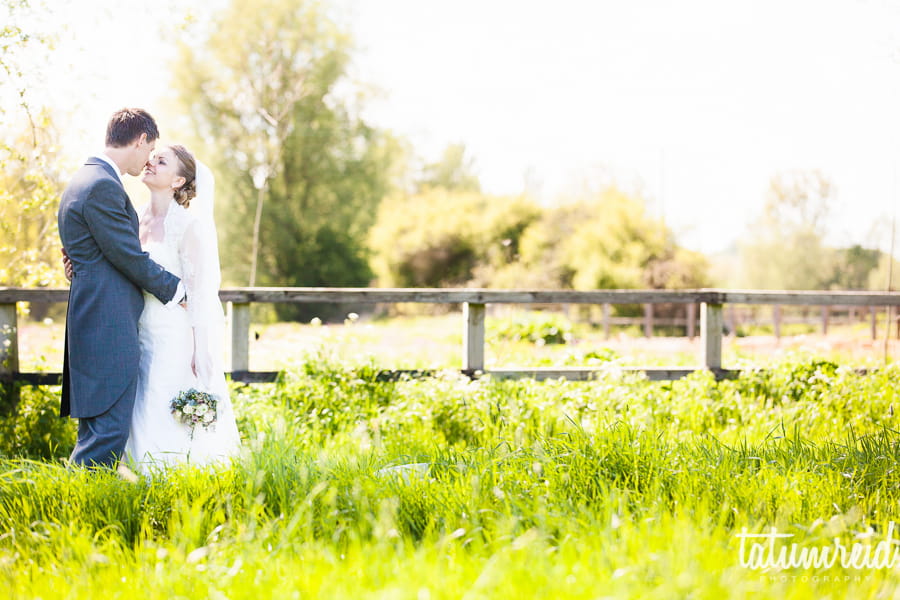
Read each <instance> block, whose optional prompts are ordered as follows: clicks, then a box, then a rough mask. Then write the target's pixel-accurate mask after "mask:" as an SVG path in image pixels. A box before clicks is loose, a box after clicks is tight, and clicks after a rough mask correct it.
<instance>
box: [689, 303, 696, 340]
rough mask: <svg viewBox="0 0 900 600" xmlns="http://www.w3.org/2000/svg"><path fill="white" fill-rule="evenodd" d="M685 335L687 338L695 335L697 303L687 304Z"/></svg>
mask: <svg viewBox="0 0 900 600" xmlns="http://www.w3.org/2000/svg"><path fill="white" fill-rule="evenodd" d="M687 336H688V338H689V339H694V338H695V337H696V336H697V305H696V304H694V303H693V302H691V303H690V304H688V305H687Z"/></svg>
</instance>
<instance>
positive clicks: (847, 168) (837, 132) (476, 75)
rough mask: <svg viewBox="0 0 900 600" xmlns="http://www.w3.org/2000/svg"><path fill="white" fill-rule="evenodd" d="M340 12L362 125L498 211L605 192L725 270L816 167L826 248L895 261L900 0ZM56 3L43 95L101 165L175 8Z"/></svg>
mask: <svg viewBox="0 0 900 600" xmlns="http://www.w3.org/2000/svg"><path fill="white" fill-rule="evenodd" d="M212 1H213V2H216V3H221V2H220V0H212ZM343 1H344V3H345V4H346V5H347V6H349V9H350V12H349V14H350V20H351V24H352V27H353V30H354V32H355V34H356V38H357V42H358V45H359V46H360V53H359V55H358V59H357V63H356V67H355V70H354V76H355V77H357V78H359V79H361V80H362V81H364V82H367V83H371V84H374V85H375V86H377V87H378V88H380V90H381V95H380V97H379V98H377V99H376V100H373V101H371V102H370V103H369V105H368V110H367V116H368V118H370V119H371V120H372V121H373V122H374V123H375V124H376V125H380V126H384V127H389V128H391V129H393V130H394V131H395V132H397V133H398V134H400V135H402V136H405V137H406V138H407V139H409V140H410V142H411V143H412V146H413V148H414V149H415V150H416V151H417V152H418V153H419V154H420V155H422V156H423V157H424V158H425V159H426V160H435V159H437V158H438V157H439V156H440V153H441V151H442V150H443V148H444V147H445V146H446V145H447V144H450V143H456V142H462V143H464V144H465V145H466V147H467V149H468V150H469V152H470V154H471V155H472V156H473V157H474V158H475V161H476V167H477V170H478V174H479V176H480V177H481V180H482V184H483V187H484V188H485V190H486V191H487V192H491V193H500V194H516V193H520V192H522V191H523V190H528V191H529V192H532V193H535V194H537V195H539V197H540V198H541V199H542V200H543V201H545V202H552V201H553V200H554V199H556V198H558V197H559V195H560V194H563V193H565V192H566V191H567V190H573V189H577V187H578V185H579V182H580V181H583V180H587V181H589V182H593V183H597V182H602V181H608V180H609V179H614V180H615V181H617V182H618V183H620V184H621V185H622V186H624V187H626V188H627V189H641V190H643V192H644V193H645V194H646V196H647V198H648V200H649V202H650V206H651V208H652V209H653V210H655V211H656V212H657V213H658V214H661V215H663V216H664V217H665V219H666V221H667V223H668V224H669V225H670V226H671V227H672V228H673V229H674V230H675V231H676V233H677V234H678V236H679V240H680V242H681V243H682V244H683V245H686V246H688V247H691V248H695V249H698V250H701V251H706V252H714V251H717V250H720V249H722V248H725V247H727V246H728V245H729V244H731V243H733V242H734V241H735V240H736V239H737V238H738V237H739V236H740V235H741V234H742V233H743V232H744V229H743V228H744V223H745V222H746V221H748V220H750V219H752V218H753V217H754V216H755V215H757V214H758V213H759V211H760V210H761V208H762V204H763V201H764V196H765V190H766V188H767V185H768V182H769V179H770V178H771V176H772V175H774V174H775V173H777V172H778V171H782V170H789V169H814V168H815V169H820V170H821V171H822V172H823V173H824V174H825V175H826V177H828V178H829V179H830V180H831V181H832V183H834V184H835V186H836V189H837V200H838V202H837V203H836V206H835V209H834V213H833V217H834V218H833V220H832V224H831V229H832V240H831V241H832V242H833V243H837V244H851V243H861V244H865V245H878V246H880V247H882V248H883V249H887V248H888V247H889V236H890V222H891V219H892V217H893V215H894V213H895V210H896V209H895V206H896V204H897V195H898V190H897V188H898V183H897V179H898V170H900V27H898V24H900V0H749V1H745V0H680V1H679V2H671V1H669V0H629V1H627V2H623V1H621V0H553V1H550V0H343ZM48 3H49V4H51V5H54V6H56V5H57V4H58V5H59V6H58V10H55V11H54V18H55V19H57V20H58V21H59V22H69V23H71V24H72V25H71V28H72V29H71V30H72V31H73V34H72V36H71V37H72V40H70V44H69V46H71V48H72V51H71V52H67V53H66V57H65V58H66V60H65V64H60V65H55V67H56V68H57V69H59V68H62V71H58V72H57V74H56V75H54V76H53V78H52V79H53V83H52V85H50V88H51V89H54V90H55V91H56V93H55V95H56V96H57V97H58V98H59V99H60V100H61V101H69V102H72V103H73V104H74V105H77V106H82V107H85V109H84V110H82V111H80V112H79V113H78V114H77V115H76V117H75V120H77V122H73V123H72V128H71V129H72V131H79V132H82V133H80V134H79V135H80V136H81V137H82V138H83V139H86V140H87V139H88V138H90V137H91V135H95V137H94V139H91V140H89V141H90V143H89V144H88V143H85V147H84V152H90V151H91V149H93V148H96V147H97V146H98V145H99V144H100V143H101V142H102V132H103V129H104V126H105V119H106V118H107V117H108V115H109V113H111V112H112V111H113V110H115V109H116V108H118V107H120V106H122V105H126V104H128V105H138V106H145V107H147V108H148V109H150V110H151V111H152V110H153V108H154V107H155V106H157V105H158V104H159V98H160V97H161V96H162V95H164V94H166V93H170V92H169V87H168V79H167V75H166V59H167V57H168V52H169V48H170V44H169V43H168V42H165V41H164V40H162V39H161V38H160V36H159V35H158V31H159V29H158V28H157V26H156V25H155V23H160V22H165V19H166V17H167V15H166V10H167V9H166V8H165V7H164V5H160V4H152V5H151V4H147V3H144V2H137V1H134V0H127V1H124V2H122V3H121V4H122V5H124V6H126V7H127V9H120V10H118V11H113V10H111V9H106V10H105V11H104V10H103V9H102V8H101V7H103V6H104V5H109V3H104V2H101V1H100V0H82V1H80V2H78V3H69V2H67V1H63V0H48ZM66 5H69V6H66ZM160 6H163V9H162V10H160ZM172 6H178V4H177V3H173V5H172ZM98 10H99V11H100V12H99V14H98V12H97V11H98ZM168 10H169V11H171V10H172V8H171V7H170V8H169V9H168ZM168 16H171V12H170V14H169V15H168ZM85 20H90V21H91V24H90V25H89V26H85V25H83V23H84V22H85ZM125 22H128V23H131V24H132V25H131V26H130V27H124V26H123V23H125ZM135 22H137V23H140V25H139V26H137V27H134V25H133V23H135ZM110 24H118V28H119V29H120V30H121V32H120V33H112V28H111V27H110ZM117 44H118V46H117ZM123 44H124V45H123ZM69 46H67V47H69ZM117 47H118V48H120V49H121V48H122V47H124V48H127V49H128V50H127V51H124V52H123V51H121V50H116V48H117ZM161 125H162V128H163V133H164V136H166V134H167V133H168V132H166V131H165V129H166V127H165V124H164V123H162V124H161ZM89 131H90V132H91V133H90V134H88V132H89ZM94 132H95V133H94ZM873 227H875V229H873Z"/></svg>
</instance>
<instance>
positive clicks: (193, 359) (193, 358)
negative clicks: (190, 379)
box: [191, 353, 197, 377]
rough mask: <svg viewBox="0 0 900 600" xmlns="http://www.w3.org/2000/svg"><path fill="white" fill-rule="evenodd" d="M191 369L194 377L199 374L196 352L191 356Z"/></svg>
mask: <svg viewBox="0 0 900 600" xmlns="http://www.w3.org/2000/svg"><path fill="white" fill-rule="evenodd" d="M191 371H193V372H194V377H196V376H197V354H196V353H194V354H193V355H192V356H191Z"/></svg>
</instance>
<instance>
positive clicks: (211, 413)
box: [169, 388, 219, 438]
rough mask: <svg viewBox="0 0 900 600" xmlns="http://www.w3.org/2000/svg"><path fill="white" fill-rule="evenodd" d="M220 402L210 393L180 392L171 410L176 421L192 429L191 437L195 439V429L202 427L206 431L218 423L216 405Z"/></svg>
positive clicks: (193, 389) (170, 404)
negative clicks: (198, 426)
mask: <svg viewBox="0 0 900 600" xmlns="http://www.w3.org/2000/svg"><path fill="white" fill-rule="evenodd" d="M218 403H219V400H218V399H217V398H216V397H215V396H213V395H212V394H210V393H207V392H201V391H200V390H198V389H195V388H191V389H189V390H186V391H183V392H178V395H177V396H175V397H174V398H172V401H171V402H170V403H169V408H170V409H171V410H172V414H173V415H175V419H176V420H177V421H179V422H181V423H184V424H185V425H189V426H190V428H191V437H192V438H193V437H194V427H196V426H197V425H202V426H203V428H204V429H206V428H208V427H209V426H210V425H212V424H213V423H215V422H216V405H217V404H218Z"/></svg>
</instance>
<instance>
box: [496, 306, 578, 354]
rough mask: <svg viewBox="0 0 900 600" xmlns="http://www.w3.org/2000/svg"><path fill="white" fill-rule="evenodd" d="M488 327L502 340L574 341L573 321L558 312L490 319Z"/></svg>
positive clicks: (540, 343) (541, 343)
mask: <svg viewBox="0 0 900 600" xmlns="http://www.w3.org/2000/svg"><path fill="white" fill-rule="evenodd" d="M487 327H488V331H489V332H490V333H491V335H493V336H495V337H497V338H498V339H501V340H512V341H528V342H531V343H533V344H538V345H541V346H542V345H544V344H566V343H568V342H570V341H572V323H571V322H570V321H569V320H568V319H567V318H565V317H564V316H562V315H560V314H556V313H549V312H528V313H522V314H519V315H517V316H515V317H514V318H512V319H490V320H489V321H488V326H487Z"/></svg>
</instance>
